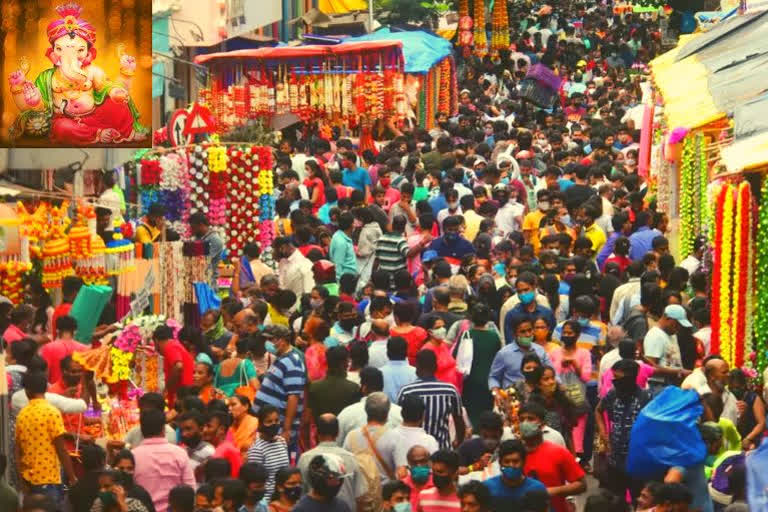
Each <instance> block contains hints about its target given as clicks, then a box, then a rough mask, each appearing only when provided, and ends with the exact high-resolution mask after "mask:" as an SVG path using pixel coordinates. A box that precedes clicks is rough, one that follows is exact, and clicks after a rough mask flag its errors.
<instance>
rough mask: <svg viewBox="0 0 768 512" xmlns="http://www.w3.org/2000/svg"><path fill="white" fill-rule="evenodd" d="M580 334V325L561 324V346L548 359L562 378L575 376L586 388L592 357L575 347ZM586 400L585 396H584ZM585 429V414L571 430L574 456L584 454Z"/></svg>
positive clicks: (590, 372)
mask: <svg viewBox="0 0 768 512" xmlns="http://www.w3.org/2000/svg"><path fill="white" fill-rule="evenodd" d="M580 334H581V325H580V324H579V322H577V321H574V320H568V321H566V322H565V323H564V324H563V329H562V334H561V335H560V341H561V342H562V344H563V346H562V347H558V348H557V349H555V350H554V351H552V354H551V355H550V357H551V358H552V366H554V368H555V370H556V371H557V374H558V375H559V376H560V377H561V378H562V377H563V376H564V375H566V374H569V373H572V374H575V375H576V376H577V377H578V378H579V380H581V382H583V383H584V385H585V386H586V384H587V382H589V381H590V379H591V378H592V355H591V354H590V352H589V350H587V349H585V348H580V347H578V346H576V341H577V340H578V339H579V335H580ZM584 398H586V396H584ZM586 427H587V413H584V414H580V415H579V416H578V417H577V418H576V425H575V426H574V428H573V446H574V449H575V451H576V456H577V457H578V456H581V455H582V454H583V453H584V432H585V430H586Z"/></svg>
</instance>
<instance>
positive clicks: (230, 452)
mask: <svg viewBox="0 0 768 512" xmlns="http://www.w3.org/2000/svg"><path fill="white" fill-rule="evenodd" d="M213 457H214V458H217V459H227V460H228V461H229V467H230V468H232V478H238V475H239V474H240V466H241V465H242V463H243V459H242V456H241V455H240V450H238V449H237V447H236V446H235V445H234V444H233V443H232V441H229V440H226V439H225V440H224V441H222V442H221V443H219V446H217V447H216V451H214V452H213Z"/></svg>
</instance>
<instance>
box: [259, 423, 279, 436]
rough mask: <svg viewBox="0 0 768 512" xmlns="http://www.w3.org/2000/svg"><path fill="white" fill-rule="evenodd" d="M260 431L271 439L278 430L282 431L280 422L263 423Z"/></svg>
mask: <svg viewBox="0 0 768 512" xmlns="http://www.w3.org/2000/svg"><path fill="white" fill-rule="evenodd" d="M259 432H261V433H262V434H264V435H265V436H266V437H268V438H270V439H271V438H273V437H275V436H276V435H277V433H278V432H280V424H279V423H275V424H273V425H262V426H261V427H259Z"/></svg>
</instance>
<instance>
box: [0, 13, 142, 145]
mask: <svg viewBox="0 0 768 512" xmlns="http://www.w3.org/2000/svg"><path fill="white" fill-rule="evenodd" d="M56 12H57V13H58V14H59V16H61V18H60V19H57V20H55V21H52V22H51V23H50V24H49V25H48V28H47V35H48V42H49V43H50V45H51V46H50V47H49V48H48V49H47V51H46V52H45V53H46V56H47V57H48V58H49V59H50V60H51V62H53V67H52V68H50V69H46V70H45V71H43V72H41V73H40V74H39V75H38V76H37V79H36V80H35V81H34V82H30V81H28V80H27V73H29V61H28V60H27V59H26V58H25V57H21V59H20V66H19V68H20V69H19V70H17V71H14V72H13V73H11V74H10V76H9V82H10V85H11V94H12V96H13V101H14V103H15V104H16V106H17V107H18V108H19V110H21V114H20V115H19V116H18V118H17V119H16V121H15V122H14V124H13V125H12V126H11V130H10V132H11V133H10V135H11V138H12V139H14V140H15V139H17V138H19V137H21V136H22V135H25V134H26V135H29V136H33V137H48V139H49V140H50V142H51V143H52V144H55V145H59V146H87V145H91V144H128V143H134V142H139V141H143V140H145V139H146V138H147V136H148V130H147V129H146V128H145V127H144V126H142V125H141V124H140V123H139V121H138V119H139V112H138V109H137V108H136V105H135V104H134V102H133V100H132V99H131V97H130V94H129V91H130V85H131V79H132V77H133V75H134V74H135V73H136V59H135V58H134V57H132V56H130V55H126V54H125V52H124V47H123V45H119V46H118V51H117V53H118V58H119V59H120V77H119V79H118V80H116V81H112V80H110V79H109V78H108V77H107V76H106V74H105V73H104V70H102V69H101V68H99V67H98V66H96V65H95V64H94V63H93V62H94V60H95V58H96V31H95V29H94V27H93V25H91V24H90V23H89V22H87V21H85V20H84V19H82V18H81V17H80V14H81V12H82V8H81V7H80V6H79V5H78V4H76V3H67V4H65V5H60V6H59V7H57V8H56Z"/></svg>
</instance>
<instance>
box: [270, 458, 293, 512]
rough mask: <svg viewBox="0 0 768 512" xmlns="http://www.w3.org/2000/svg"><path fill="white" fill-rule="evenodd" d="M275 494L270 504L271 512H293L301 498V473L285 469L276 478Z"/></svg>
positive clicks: (289, 468)
mask: <svg viewBox="0 0 768 512" xmlns="http://www.w3.org/2000/svg"><path fill="white" fill-rule="evenodd" d="M274 486H275V492H274V494H273V495H272V501H271V502H270V504H269V512H288V511H290V510H293V507H295V506H296V503H298V501H299V499H300V498H301V472H300V471H299V470H298V468H292V467H283V468H282V469H280V470H279V471H278V472H277V474H276V475H275V477H274Z"/></svg>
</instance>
